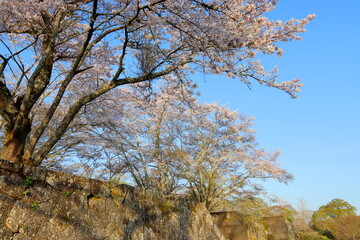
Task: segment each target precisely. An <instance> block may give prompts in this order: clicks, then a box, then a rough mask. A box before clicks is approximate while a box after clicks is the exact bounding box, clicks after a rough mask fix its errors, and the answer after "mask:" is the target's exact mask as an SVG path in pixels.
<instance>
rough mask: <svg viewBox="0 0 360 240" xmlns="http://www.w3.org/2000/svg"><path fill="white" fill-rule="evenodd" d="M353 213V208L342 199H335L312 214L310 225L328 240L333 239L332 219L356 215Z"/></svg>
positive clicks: (354, 209)
mask: <svg viewBox="0 0 360 240" xmlns="http://www.w3.org/2000/svg"><path fill="white" fill-rule="evenodd" d="M355 212H356V208H355V207H354V206H352V205H350V204H349V203H348V202H346V201H344V200H342V199H339V198H335V199H333V200H331V201H330V202H329V203H328V204H326V205H324V206H321V207H320V208H319V209H318V210H317V211H315V212H314V213H313V215H312V223H313V226H314V228H315V230H317V231H319V232H320V233H321V234H322V235H324V236H327V237H328V238H330V239H334V236H333V233H332V231H333V229H332V227H333V223H334V219H335V218H337V217H341V216H351V215H356V214H355Z"/></svg>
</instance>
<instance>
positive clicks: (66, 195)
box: [63, 192, 71, 197]
mask: <svg viewBox="0 0 360 240" xmlns="http://www.w3.org/2000/svg"><path fill="white" fill-rule="evenodd" d="M63 195H64V196H65V197H68V196H70V195H71V193H70V192H63Z"/></svg>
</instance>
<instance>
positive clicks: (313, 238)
mask: <svg viewBox="0 0 360 240" xmlns="http://www.w3.org/2000/svg"><path fill="white" fill-rule="evenodd" d="M298 239H299V240H329V238H328V237H326V236H323V235H320V234H318V233H317V232H306V233H304V234H303V235H302V236H300V237H298Z"/></svg>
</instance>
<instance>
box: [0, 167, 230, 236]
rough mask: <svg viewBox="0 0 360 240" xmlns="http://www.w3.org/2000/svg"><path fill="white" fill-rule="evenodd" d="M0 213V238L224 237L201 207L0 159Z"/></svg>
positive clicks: (122, 186) (121, 186) (131, 188)
mask: <svg viewBox="0 0 360 240" xmlns="http://www.w3.org/2000/svg"><path fill="white" fill-rule="evenodd" d="M26 177H28V180H29V179H31V180H33V182H32V181H30V182H31V183H28V184H25V182H26ZM0 211H1V212H0V239H13V240H14V239H18V240H20V239H21V240H27V239H37V240H38V239H39V240H42V239H44V240H45V239H46V240H51V239H53V240H62V239H72V240H96V239H102V240H105V239H106V240H118V239H129V240H130V239H134V240H138V239H139V240H140V239H144V240H145V239H165V240H166V239H169V240H187V239H197V240H202V239H204V240H205V239H214V240H215V239H224V238H223V236H222V235H221V233H220V231H219V230H218V229H217V227H216V226H215V224H214V223H213V221H212V218H211V216H210V214H209V212H208V211H207V210H206V209H205V207H204V206H203V205H197V206H191V205H190V203H189V202H188V201H186V200H182V199H178V200H176V199H168V200H167V199H162V198H159V197H158V196H156V195H155V194H152V193H150V192H147V191H143V190H138V189H134V188H133V187H130V186H127V185H114V184H110V183H108V182H101V181H97V180H93V179H86V178H82V177H78V176H75V175H72V174H68V173H60V172H54V171H50V170H45V169H39V168H32V167H29V166H22V165H21V164H12V163H8V162H6V161H1V160H0Z"/></svg>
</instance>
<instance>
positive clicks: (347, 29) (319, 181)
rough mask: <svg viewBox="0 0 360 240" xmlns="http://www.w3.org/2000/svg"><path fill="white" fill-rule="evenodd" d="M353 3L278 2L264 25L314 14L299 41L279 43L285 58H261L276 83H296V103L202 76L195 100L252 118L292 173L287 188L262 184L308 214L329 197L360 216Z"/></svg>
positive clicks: (358, 51)
mask: <svg viewBox="0 0 360 240" xmlns="http://www.w3.org/2000/svg"><path fill="white" fill-rule="evenodd" d="M359 9H360V1H358V0H343V1H334V0H330V1H325V0H301V1H300V0H280V2H279V3H278V6H277V8H276V10H275V11H273V12H272V13H270V14H269V18H271V19H281V20H288V19H291V18H304V17H306V16H307V15H308V14H312V13H314V14H316V18H315V19H314V20H313V21H312V22H311V23H310V24H309V25H308V26H307V27H306V29H307V32H306V33H303V34H302V35H301V36H302V37H303V40H301V41H294V42H289V43H284V44H281V46H282V48H283V49H284V55H283V56H282V57H281V58H277V57H275V56H272V57H266V59H264V60H263V64H264V65H265V66H266V67H269V68H270V67H272V66H275V65H276V66H278V67H279V72H280V76H279V81H286V80H290V79H294V78H300V79H301V81H302V83H303V84H304V87H303V88H302V92H300V93H299V94H298V96H299V97H298V98H297V99H291V98H290V97H289V96H288V95H287V94H285V93H283V92H281V91H279V90H276V89H270V88H267V87H263V86H256V85H254V88H253V90H252V91H250V90H249V89H248V88H247V87H246V86H245V85H243V84H241V83H240V82H239V81H237V80H233V79H223V78H220V79H219V77H217V76H203V77H202V76H201V77H199V78H198V79H196V80H197V82H199V84H200V91H201V93H202V96H201V100H202V101H206V102H214V101H217V102H219V103H222V104H227V105H228V107H229V108H230V109H232V110H235V109H238V111H239V112H240V113H244V114H246V115H248V116H253V117H255V120H254V123H255V125H254V129H255V130H257V139H258V141H259V143H260V144H261V146H263V147H266V148H268V149H269V150H276V149H281V151H282V152H283V154H282V155H281V157H280V163H281V164H282V166H283V167H284V168H286V169H287V170H289V171H290V172H292V173H293V174H294V175H295V179H294V181H293V182H292V183H290V184H289V185H282V184H280V183H275V182H270V183H265V186H266V188H267V190H268V192H270V193H273V194H276V195H278V196H279V197H281V198H282V199H284V200H286V201H288V202H289V203H291V204H292V205H293V206H294V207H296V206H297V204H298V200H299V199H304V200H305V201H306V202H307V204H308V207H309V208H310V209H312V210H316V209H318V208H319V207H320V206H321V205H324V204H326V203H328V202H329V201H331V200H332V199H334V198H341V199H343V200H345V201H348V202H349V203H350V204H352V205H353V206H355V207H356V208H357V209H358V213H360V211H359V210H360V190H359V189H360V187H359V186H360V140H359V136H360V125H359V124H360V108H359V105H360V93H359V90H360V79H359V71H360V66H359V65H360V60H359V55H360V20H359V18H358V16H359V12H358V11H359Z"/></svg>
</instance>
